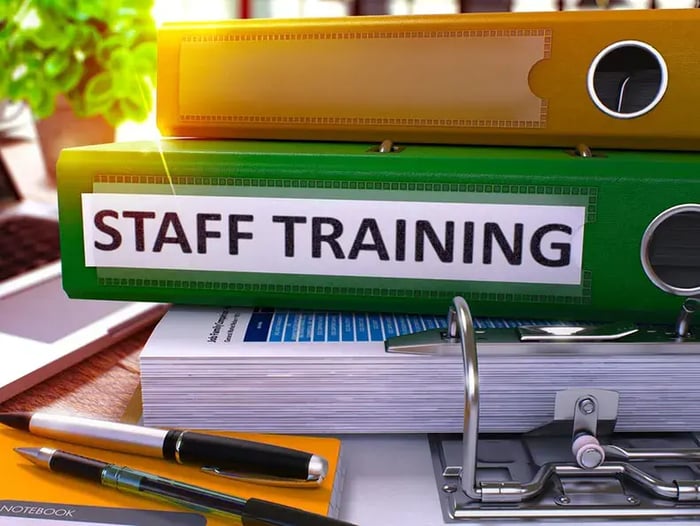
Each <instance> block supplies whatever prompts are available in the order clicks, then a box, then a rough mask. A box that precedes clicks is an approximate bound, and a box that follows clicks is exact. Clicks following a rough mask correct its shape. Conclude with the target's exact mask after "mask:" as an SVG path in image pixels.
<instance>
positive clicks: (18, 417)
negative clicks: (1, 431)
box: [0, 413, 32, 431]
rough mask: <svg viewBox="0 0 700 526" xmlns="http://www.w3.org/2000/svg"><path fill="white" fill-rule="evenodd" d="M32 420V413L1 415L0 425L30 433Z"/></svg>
mask: <svg viewBox="0 0 700 526" xmlns="http://www.w3.org/2000/svg"><path fill="white" fill-rule="evenodd" d="M31 419H32V414H31V413H0V424H5V425H6V426H9V427H14V428H15V429H21V430H22V431H29V421H30V420H31Z"/></svg>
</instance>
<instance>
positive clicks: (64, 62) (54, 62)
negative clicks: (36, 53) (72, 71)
mask: <svg viewBox="0 0 700 526" xmlns="http://www.w3.org/2000/svg"><path fill="white" fill-rule="evenodd" d="M71 58H72V57H71V56H70V55H68V54H67V53H62V52H60V51H54V52H53V53H51V54H50V55H49V56H48V57H47V58H46V60H45V61H44V74H45V75H46V76H47V77H48V78H50V79H53V78H56V77H58V76H59V75H60V74H61V73H63V72H64V71H65V70H66V69H67V68H68V67H69V66H70V62H71Z"/></svg>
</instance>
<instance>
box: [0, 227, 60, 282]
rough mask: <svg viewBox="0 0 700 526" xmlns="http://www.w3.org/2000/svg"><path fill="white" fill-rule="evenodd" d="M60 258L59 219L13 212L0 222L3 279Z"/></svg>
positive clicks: (1, 274) (0, 274)
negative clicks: (19, 214)
mask: <svg viewBox="0 0 700 526" xmlns="http://www.w3.org/2000/svg"><path fill="white" fill-rule="evenodd" d="M59 258H60V249H59V241H58V224H57V223H56V221H52V220H50V219H42V218H39V217H29V216H14V217H10V218H8V219H7V220H5V221H2V222H0V281H4V280H6V279H10V278H13V277H15V276H18V275H20V274H22V273H24V272H27V271H29V270H33V269H36V268H38V267H41V266H43V265H45V264H47V263H51V262H53V261H58V259H59Z"/></svg>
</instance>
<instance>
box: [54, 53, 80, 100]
mask: <svg viewBox="0 0 700 526" xmlns="http://www.w3.org/2000/svg"><path fill="white" fill-rule="evenodd" d="M84 70H85V68H84V67H83V63H82V62H78V61H77V60H72V61H69V62H68V65H67V67H66V68H65V69H64V70H63V71H62V72H61V73H60V74H59V75H58V76H57V77H56V78H55V79H54V82H55V86H56V89H57V90H58V91H60V92H62V93H66V92H67V91H70V90H72V89H73V88H74V87H75V86H77V85H78V83H79V82H80V79H81V78H82V76H83V72H84Z"/></svg>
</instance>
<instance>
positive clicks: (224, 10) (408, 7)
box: [154, 0, 695, 22]
mask: <svg viewBox="0 0 700 526" xmlns="http://www.w3.org/2000/svg"><path fill="white" fill-rule="evenodd" d="M694 3H695V2H694V0H657V1H656V2H651V1H649V0H627V1H615V0H610V1H608V2H602V1H599V2H595V1H594V0H590V1H585V0H584V1H583V2H582V1H581V0H562V1H558V0H364V1H362V0H359V1H352V0H246V1H230V0H205V1H201V0H200V1H198V0H158V1H156V4H155V10H154V15H155V17H156V20H157V21H159V22H164V21H167V20H176V19H187V20H204V19H212V18H217V19H218V18H238V17H246V18H247V17H272V18H282V17H285V18H286V17H302V16H303V17H311V16H346V15H369V14H393V15H406V14H427V13H456V12H459V11H503V10H512V11H554V10H557V9H583V8H596V7H598V6H600V7H606V6H608V5H609V7H610V8H616V9H646V8H649V7H652V4H656V5H654V6H653V7H658V8H669V9H673V8H684V7H694Z"/></svg>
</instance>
